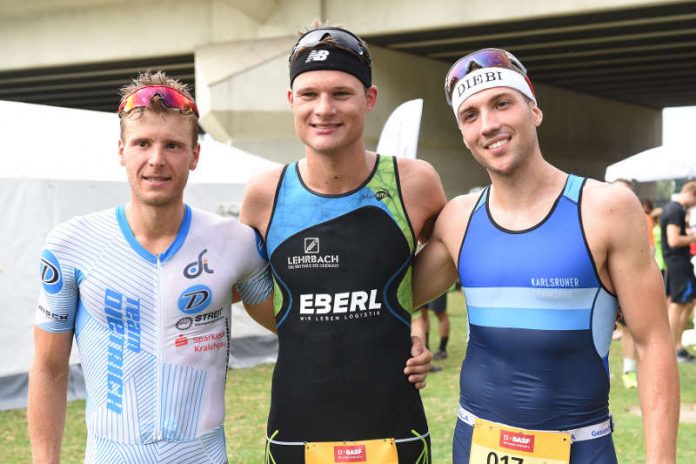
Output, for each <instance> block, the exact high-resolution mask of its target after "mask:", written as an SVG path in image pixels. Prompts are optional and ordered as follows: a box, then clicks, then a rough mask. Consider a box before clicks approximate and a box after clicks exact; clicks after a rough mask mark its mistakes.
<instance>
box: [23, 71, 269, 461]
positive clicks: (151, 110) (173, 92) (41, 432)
mask: <svg viewBox="0 0 696 464" xmlns="http://www.w3.org/2000/svg"><path fill="white" fill-rule="evenodd" d="M123 93H124V97H123V99H122V103H121V107H120V108H119V115H120V116H121V140H120V141H119V157H120V160H121V164H122V165H124V166H125V167H126V171H127V173H128V178H129V182H130V192H131V195H130V202H129V203H128V204H127V205H125V206H121V207H118V208H113V209H109V210H106V211H101V212H97V213H93V214H89V215H87V216H82V217H76V218H73V219H72V220H70V221H68V222H65V223H63V224H60V225H59V226H57V227H56V228H55V229H54V230H53V231H52V232H51V233H50V234H49V236H48V238H47V240H46V246H45V249H44V251H43V254H42V257H41V278H42V289H41V294H40V298H39V304H38V309H37V314H36V329H35V345H36V356H35V360H34V364H33V366H32V370H31V374H30V384H29V425H30V434H31V440H32V453H33V457H34V462H42V463H44V462H58V461H59V454H60V442H61V437H62V432H63V424H64V417H65V407H66V386H67V372H68V356H69V353H70V347H71V343H72V337H73V333H74V335H75V339H76V341H77V345H78V348H79V353H80V359H81V363H82V367H83V371H84V376H85V383H86V388H87V411H86V422H87V449H86V454H85V462H89V463H103V462H109V463H124V464H125V463H134V462H137V463H182V462H186V463H225V462H227V453H226V449H225V437H224V431H223V418H224V417H223V416H224V411H225V408H224V404H223V403H224V390H225V379H226V373H227V358H228V349H229V342H230V338H229V333H230V306H231V304H232V301H233V299H237V298H236V297H233V294H235V293H236V292H238V293H239V295H240V296H241V298H242V300H243V301H244V303H245V306H246V307H247V308H248V309H250V310H252V311H253V310H254V309H255V308H258V307H259V305H261V304H268V303H269V301H268V300H269V299H270V295H271V293H272V284H271V280H270V276H269V273H268V269H267V263H266V262H265V260H264V259H263V258H262V257H261V256H260V254H259V252H258V248H257V241H256V237H255V233H254V231H253V230H252V229H251V228H249V227H248V226H245V225H243V224H240V223H238V222H237V221H235V220H232V219H226V218H221V217H218V216H216V215H213V214H209V213H206V212H203V211H199V210H196V209H193V208H190V207H188V206H187V205H185V204H184V203H183V198H182V195H183V190H184V187H185V185H186V180H187V178H188V172H189V170H192V169H194V168H195V167H196V165H197V163H198V158H199V150H200V147H199V145H198V143H197V133H196V127H195V122H196V120H197V116H198V113H197V109H196V107H195V103H194V102H193V100H192V98H191V96H190V94H188V92H187V91H186V89H185V87H183V86H182V85H181V84H179V83H178V82H176V81H173V80H172V79H169V78H167V77H166V76H165V75H164V74H163V73H158V74H154V75H152V74H145V75H141V76H140V78H139V79H138V80H136V81H135V82H134V83H133V84H132V85H130V86H128V87H126V88H124V90H123ZM234 290H236V292H235V291H234Z"/></svg>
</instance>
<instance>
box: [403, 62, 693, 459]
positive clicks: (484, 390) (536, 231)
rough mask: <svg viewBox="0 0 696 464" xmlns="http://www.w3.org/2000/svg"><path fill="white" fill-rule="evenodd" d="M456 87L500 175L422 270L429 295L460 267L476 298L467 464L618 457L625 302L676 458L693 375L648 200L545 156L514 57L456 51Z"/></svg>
mask: <svg viewBox="0 0 696 464" xmlns="http://www.w3.org/2000/svg"><path fill="white" fill-rule="evenodd" d="M445 93H446V96H447V100H448V103H450V104H451V106H452V108H453V110H454V115H455V117H456V120H457V124H458V126H459V129H460V131H461V133H462V136H463V139H464V144H465V145H466V147H467V148H468V149H469V150H470V151H471V153H472V154H473V156H474V158H475V159H476V161H478V162H479V164H481V165H482V166H483V167H484V168H485V169H486V171H487V172H488V174H489V176H490V179H491V185H490V186H489V187H487V188H486V189H484V190H483V192H481V193H479V194H471V195H464V196H460V197H457V198H455V199H453V200H452V201H450V202H449V203H448V204H447V206H446V207H445V208H444V209H443V211H442V213H441V214H440V216H439V217H438V220H437V222H436V225H435V230H434V232H433V235H432V238H431V239H430V241H429V243H428V244H427V245H426V246H425V247H424V248H423V251H422V252H421V253H419V254H418V255H417V257H416V263H415V265H414V300H415V304H416V305H419V304H421V303H423V302H425V301H427V300H428V299H431V298H432V297H433V296H434V295H437V294H439V293H442V292H443V291H444V290H445V289H446V288H447V287H449V286H450V285H451V283H452V281H454V279H455V277H456V274H457V271H458V273H459V277H460V279H461V283H462V287H463V289H464V292H465V294H466V302H467V306H468V319H469V341H468V348H467V354H466V358H465V360H464V363H463V365H462V371H461V379H460V402H459V409H458V419H457V424H456V428H455V432H454V444H453V461H454V463H455V464H466V463H469V462H471V463H491V462H510V463H515V462H519V463H522V462H524V463H527V462H534V463H537V462H553V463H568V462H571V463H573V464H587V463H593V464H597V463H600V464H604V463H615V462H616V455H615V452H614V447H613V442H612V436H611V432H612V430H613V424H612V423H611V418H610V415H609V405H608V402H609V377H610V376H609V370H608V362H607V358H608V353H609V345H610V341H611V335H612V329H613V327H614V320H615V315H616V306H617V299H618V300H620V301H621V308H622V309H623V311H624V315H625V320H626V325H627V327H628V329H629V330H630V331H631V333H632V335H633V338H634V341H635V345H636V351H637V353H638V358H639V359H640V363H639V368H638V379H639V382H638V385H639V394H640V400H641V410H642V415H643V425H644V430H645V448H646V461H647V462H649V463H658V462H659V463H674V462H675V439H676V430H677V419H678V413H679V379H678V376H677V370H676V363H675V360H674V354H673V351H672V344H671V339H670V332H669V325H668V323H667V317H666V311H665V298H664V288H663V287H662V284H661V278H660V272H659V270H658V269H657V266H656V265H655V260H654V259H653V258H652V256H650V253H649V250H650V247H649V245H648V241H647V238H646V236H645V219H644V215H643V211H642V208H641V206H640V204H639V202H638V199H637V197H636V196H635V195H634V194H633V193H631V192H629V191H628V190H626V189H622V188H619V187H616V186H613V185H609V184H605V183H602V182H598V181H595V180H591V179H583V178H581V177H577V176H574V175H569V174H567V173H565V172H562V171H560V170H559V169H557V168H555V167H554V166H552V165H551V164H549V163H548V162H547V161H546V160H544V158H543V157H542V154H541V150H540V148H539V142H538V139H537V127H539V125H540V124H541V121H542V112H541V110H540V109H539V107H538V106H537V104H536V98H535V95H534V91H533V89H532V85H531V83H530V81H529V79H528V78H527V76H526V70H525V69H524V67H523V65H522V64H521V63H520V62H519V61H518V60H517V59H515V57H514V56H512V55H511V54H510V53H508V52H506V51H504V50H498V49H484V50H480V51H478V52H475V53H473V54H471V55H468V56H466V57H464V58H462V59H461V60H459V61H457V62H456V63H455V64H454V65H453V66H452V68H451V69H450V71H449V73H448V74H447V77H446V80H445ZM549 432H551V433H549ZM563 432H565V433H563Z"/></svg>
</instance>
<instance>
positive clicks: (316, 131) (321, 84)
mask: <svg viewBox="0 0 696 464" xmlns="http://www.w3.org/2000/svg"><path fill="white" fill-rule="evenodd" d="M288 101H289V102H290V106H291V107H292V109H293V112H294V115H295V131H296V132H297V135H298V137H299V138H300V140H302V142H303V143H304V144H305V146H306V147H307V149H308V150H311V151H314V152H316V153H321V154H324V155H331V154H337V153H341V152H343V151H350V150H351V149H358V150H364V141H363V133H364V130H365V117H366V116H367V113H368V112H370V111H371V110H372V108H373V107H374V105H375V103H376V102H377V88H376V87H374V86H372V87H370V88H368V89H367V90H366V89H365V87H364V86H363V84H362V83H361V82H360V81H359V80H358V79H357V78H356V77H354V76H353V75H351V74H348V73H345V72H342V71H332V70H322V71H309V72H305V73H302V74H300V75H299V76H297V78H295V81H294V82H293V86H292V89H290V90H289V91H288Z"/></svg>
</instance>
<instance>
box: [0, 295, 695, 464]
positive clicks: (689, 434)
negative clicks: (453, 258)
mask: <svg viewBox="0 0 696 464" xmlns="http://www.w3.org/2000/svg"><path fill="white" fill-rule="evenodd" d="M448 308H449V309H448V312H449V315H450V320H451V323H452V332H451V336H450V344H449V350H448V351H449V358H448V359H446V360H444V361H440V362H439V365H441V366H443V367H444V369H443V370H442V371H440V372H437V373H435V374H432V375H431V376H430V377H429V380H428V387H427V388H426V389H425V391H424V392H423V400H424V402H425V408H426V413H427V415H428V423H429V425H430V432H431V435H432V446H433V462H434V463H448V462H451V442H452V431H453V429H454V422H455V418H456V408H457V401H458V394H459V366H460V364H461V360H462V357H463V356H464V349H465V342H466V314H465V311H464V301H463V297H462V295H461V294H460V293H450V295H449V306H448ZM431 317H432V320H431V331H433V332H432V333H431V340H432V342H433V344H436V343H437V336H436V332H435V331H436V328H437V322H436V321H435V319H434V317H433V316H431ZM611 350H612V351H611V357H610V359H611V361H610V367H611V374H612V392H611V399H610V401H611V410H612V413H613V415H614V419H615V423H616V431H615V433H614V443H615V446H616V448H617V452H618V454H619V462H621V463H628V464H633V463H640V462H644V457H643V456H644V444H643V432H642V426H641V419H640V417H638V416H637V415H634V414H633V413H632V412H631V410H632V409H634V408H635V407H636V406H637V405H638V393H637V391H636V390H626V389H625V388H624V387H623V385H622V384H621V380H620V377H621V353H620V349H619V344H618V342H614V343H613V344H612V348H611ZM679 370H680V373H681V385H682V396H681V399H682V404H683V405H684V404H689V405H693V404H696V364H691V365H683V364H682V365H680V366H679ZM272 372H273V367H272V366H270V365H265V366H258V367H255V368H252V369H241V370H233V371H230V375H229V378H228V384H227V393H226V399H227V403H226V407H227V418H226V420H225V428H226V430H227V449H228V455H229V457H230V463H233V464H258V463H260V462H262V457H263V447H264V435H265V424H266V415H267V414H268V404H269V397H270V381H271V375H272ZM26 429H27V424H26V411H24V410H16V411H0V456H2V462H3V463H5V464H20V463H21V464H25V463H28V462H30V453H29V440H28V437H27V432H26ZM84 443H85V427H84V402H83V401H75V402H72V403H70V404H69V406H68V419H67V424H66V430H65V436H64V439H63V454H62V462H64V463H67V464H72V463H80V462H82V458H83V453H84ZM677 462H679V463H683V464H687V463H694V462H696V424H681V425H680V428H679V441H678V460H677Z"/></svg>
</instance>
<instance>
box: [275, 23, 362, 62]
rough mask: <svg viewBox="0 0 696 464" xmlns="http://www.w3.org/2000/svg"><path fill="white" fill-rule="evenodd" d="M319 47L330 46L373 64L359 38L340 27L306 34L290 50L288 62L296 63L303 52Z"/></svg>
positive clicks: (326, 28) (316, 30)
mask: <svg viewBox="0 0 696 464" xmlns="http://www.w3.org/2000/svg"><path fill="white" fill-rule="evenodd" d="M318 45H328V46H329V47H335V48H341V49H343V50H347V51H349V52H351V53H353V54H355V55H357V56H358V58H360V59H361V60H362V61H363V62H365V63H366V64H367V65H370V64H371V62H372V59H371V58H370V52H369V51H367V49H366V48H365V47H364V45H363V43H362V41H361V40H360V39H359V38H358V36H356V35H355V34H353V33H352V32H349V31H346V30H345V29H341V28H338V27H325V28H322V29H315V30H313V31H309V32H307V33H305V34H304V35H303V36H302V37H300V38H299V39H298V40H297V43H296V44H295V45H294V46H293V47H292V50H290V56H289V57H288V61H290V62H293V61H295V60H296V59H297V57H298V56H299V55H300V53H301V52H303V51H304V50H306V49H308V48H314V47H316V46H318Z"/></svg>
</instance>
